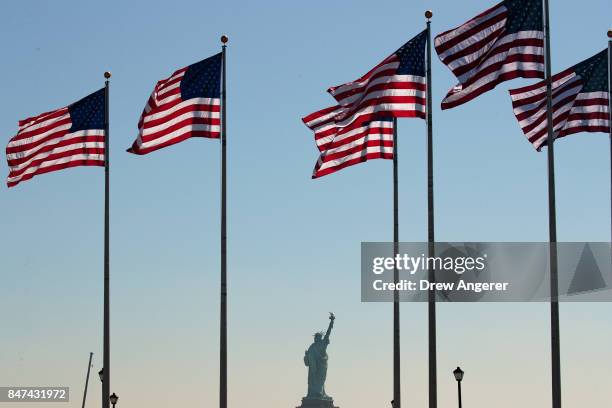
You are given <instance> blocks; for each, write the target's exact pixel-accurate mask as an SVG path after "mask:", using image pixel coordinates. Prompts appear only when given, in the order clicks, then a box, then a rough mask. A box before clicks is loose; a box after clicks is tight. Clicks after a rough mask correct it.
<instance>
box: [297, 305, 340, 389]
mask: <svg viewBox="0 0 612 408" xmlns="http://www.w3.org/2000/svg"><path fill="white" fill-rule="evenodd" d="M335 319H336V316H334V314H333V313H331V312H330V313H329V327H328V328H327V332H326V333H325V335H323V333H322V332H319V333H316V334H315V335H314V343H312V344H311V345H310V347H308V350H306V353H305V354H304V364H306V366H307V367H308V394H307V395H306V398H305V399H317V400H327V401H331V400H332V398H331V397H330V396H329V395H327V394H326V393H325V379H326V377H327V346H328V345H329V336H330V334H331V331H332V327H334V320H335Z"/></svg>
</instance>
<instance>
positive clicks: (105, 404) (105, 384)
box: [102, 71, 111, 408]
mask: <svg viewBox="0 0 612 408" xmlns="http://www.w3.org/2000/svg"><path fill="white" fill-rule="evenodd" d="M110 77H111V73H110V72H108V71H106V72H105V73H104V78H106V81H104V346H103V349H104V356H103V358H102V360H103V363H102V364H103V365H102V367H103V369H104V372H103V375H102V376H103V378H102V408H109V407H110V296H109V293H110V282H109V272H110V262H109V249H110V248H109V190H110V189H109V187H110V178H109V165H110V143H109V141H110V133H109V103H108V100H109V79H110Z"/></svg>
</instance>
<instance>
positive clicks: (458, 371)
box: [453, 367, 463, 408]
mask: <svg viewBox="0 0 612 408" xmlns="http://www.w3.org/2000/svg"><path fill="white" fill-rule="evenodd" d="M453 375H454V376H455V380H457V391H458V393H459V408H461V380H463V370H462V369H461V368H459V367H457V369H456V370H455V371H453Z"/></svg>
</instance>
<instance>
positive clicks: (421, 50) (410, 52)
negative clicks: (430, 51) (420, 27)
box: [395, 30, 427, 77]
mask: <svg viewBox="0 0 612 408" xmlns="http://www.w3.org/2000/svg"><path fill="white" fill-rule="evenodd" d="M426 43H427V30H424V31H423V32H421V33H420V34H417V35H416V36H415V37H414V38H413V39H412V40H410V41H408V42H407V43H406V44H404V45H402V46H401V47H400V49H399V50H397V51H395V55H397V57H398V58H399V60H400V65H399V67H398V68H397V72H396V74H397V75H416V76H422V77H424V76H425V44H426Z"/></svg>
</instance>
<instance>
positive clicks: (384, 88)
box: [327, 54, 427, 118]
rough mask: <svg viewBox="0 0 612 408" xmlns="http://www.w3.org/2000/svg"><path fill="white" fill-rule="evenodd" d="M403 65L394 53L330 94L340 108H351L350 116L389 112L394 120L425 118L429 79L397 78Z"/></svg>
mask: <svg viewBox="0 0 612 408" xmlns="http://www.w3.org/2000/svg"><path fill="white" fill-rule="evenodd" d="M399 65H400V62H399V59H398V57H397V55H395V54H392V55H391V56H389V57H387V58H386V59H385V60H384V61H383V62H381V63H380V64H378V65H377V66H376V67H374V68H373V69H372V70H370V71H369V72H368V73H367V74H365V75H364V76H362V77H361V78H359V79H358V80H356V81H353V82H347V83H346V84H343V85H338V86H333V87H331V88H329V89H328V90H327V91H328V92H329V93H330V94H331V95H332V96H333V97H334V98H335V99H336V100H337V101H338V104H339V105H341V106H347V107H351V109H350V110H349V111H347V113H346V115H350V114H352V113H354V112H356V111H360V112H362V114H373V113H381V112H388V113H390V114H391V115H392V116H394V117H406V118H410V117H419V118H425V106H426V101H425V99H426V88H427V83H426V80H425V77H421V76H417V75H397V74H396V72H397V69H398V67H399Z"/></svg>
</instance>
